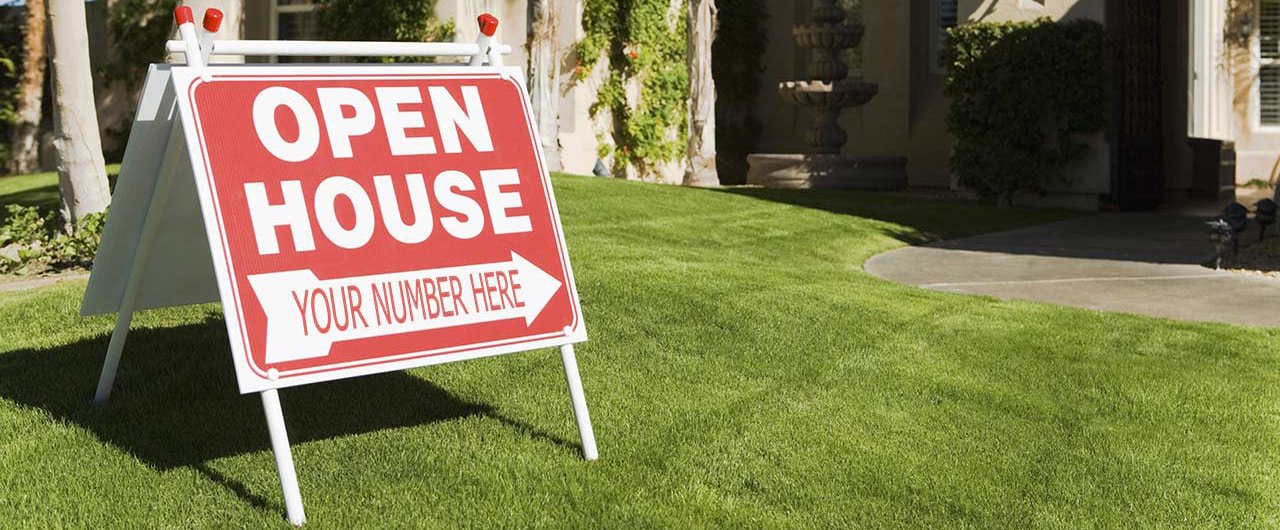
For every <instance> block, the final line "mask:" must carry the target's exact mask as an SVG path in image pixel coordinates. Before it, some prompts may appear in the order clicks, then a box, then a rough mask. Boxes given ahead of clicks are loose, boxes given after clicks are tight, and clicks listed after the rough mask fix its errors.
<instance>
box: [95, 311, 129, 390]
mask: <svg viewBox="0 0 1280 530" xmlns="http://www.w3.org/2000/svg"><path fill="white" fill-rule="evenodd" d="M129 305H130V306H132V305H133V304H132V303H130V304H129ZM131 322H133V308H132V307H130V308H128V309H125V308H124V307H121V308H120V313H119V314H118V315H116V327H115V329H113V330H112V331H111V343H110V344H108V345H107V358H106V360H104V361H102V374H101V375H99V376H98V390H97V391H96V392H94V394H93V402H94V403H95V404H97V405H104V404H106V402H107V398H108V397H110V396H111V387H112V386H113V385H115V382H116V369H117V368H119V367H120V354H121V353H122V352H123V351H124V341H125V339H127V338H129V324H130V323H131Z"/></svg>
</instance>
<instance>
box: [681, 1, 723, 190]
mask: <svg viewBox="0 0 1280 530" xmlns="http://www.w3.org/2000/svg"><path fill="white" fill-rule="evenodd" d="M715 12H716V7H715V3H714V1H713V0H689V24H688V28H689V29H688V43H689V48H688V54H689V153H688V156H689V163H688V167H687V169H686V170H685V174H684V185H685V186H718V185H719V184H720V178H719V176H717V175H716V82H715V79H714V78H712V76H711V42H712V41H713V40H715V29H716V28H715V20H716V13H715Z"/></svg>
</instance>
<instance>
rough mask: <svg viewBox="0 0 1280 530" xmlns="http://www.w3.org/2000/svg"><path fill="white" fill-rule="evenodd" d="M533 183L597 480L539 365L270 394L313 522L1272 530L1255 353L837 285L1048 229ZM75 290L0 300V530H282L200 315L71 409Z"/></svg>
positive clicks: (549, 365) (1240, 346)
mask: <svg viewBox="0 0 1280 530" xmlns="http://www.w3.org/2000/svg"><path fill="white" fill-rule="evenodd" d="M0 182H2V181H0ZM555 184H556V188H557V190H556V191H557V195H558V198H559V202H560V208H561V212H562V215H563V218H564V225H565V229H566V232H567V237H568V241H569V245H570V250H571V253H572V258H573V264H574V269H575V272H576V275H577V281H578V287H579V292H580V293H581V296H582V303H583V307H584V309H585V311H586V323H587V326H588V331H589V333H590V336H591V340H590V341H589V342H587V343H584V344H582V345H580V347H579V348H578V356H579V363H580V366H581V370H582V379H583V382H584V385H585V388H586V393H587V399H588V402H589V404H590V406H591V414H592V419H593V421H594V424H595V430H596V435H597V437H598V441H599V447H600V454H601V459H600V460H599V461H598V462H594V463H588V462H584V461H582V460H581V458H580V457H579V451H580V447H579V445H578V437H577V431H576V428H575V426H574V423H573V417H572V413H571V411H570V407H569V400H568V396H567V395H566V392H565V388H564V387H565V385H564V378H563V374H562V372H561V368H560V364H559V358H558V355H557V354H556V353H555V352H554V351H552V350H542V351H535V352H530V353H524V354H516V355H509V356H503V357H498V358H491V359H484V360H477V361H471V362H466V363H460V364H452V365H445V366H436V367H428V368H422V369H417V370H412V371H409V372H405V373H399V372H397V373H390V374H384V375H379V376H371V377H365V378H361V379H355V380H349V381H343V382H335V383H327V384H318V385H313V386H308V387H303V388H297V389H288V390H284V391H282V392H281V395H282V398H283V402H284V409H285V415H286V418H287V419H288V424H289V429H290V434H291V436H292V438H293V440H294V445H293V451H294V457H295V458H296V461H297V466H298V471H299V476H300V479H301V489H302V494H303V498H304V501H305V503H306V509H307V515H308V520H309V522H308V526H309V527H314V528H371V527H442V528H444V527H447V528H452V527H527V526H538V527H560V526H569V527H589V528H666V527H712V526H714V527H734V528H737V527H748V528H756V527H828V528H847V527H868V528H879V527H935V526H940V527H1027V526H1030V527H1045V528H1078V527H1233V528H1234V527H1274V526H1275V525H1276V524H1277V517H1280V483H1278V482H1280V481H1278V480H1277V479H1278V469H1277V461H1278V459H1280V452H1278V451H1277V444H1278V443H1280V424H1278V422H1277V418H1278V416H1277V412H1278V410H1277V409H1278V406H1277V403H1280V391H1278V389H1280V363H1278V362H1277V353H1276V349H1275V346H1276V345H1277V343H1278V342H1277V339H1278V338H1280V334H1278V333H1277V332H1275V331H1272V330H1261V329H1248V328H1240V327H1231V326H1225V325H1207V324H1189V323H1177V322H1171V321H1164V320H1157V319H1150V318H1142V317H1136V316H1127V315H1117V314H1105V313H1097V312H1090V311H1084V310H1078V309H1066V308H1058V307H1052V306H1048V305H1041V304H1032V303H1020V302H1002V301H998V300H994V299H990V298H982V297H971V296H959V295H951V294H942V293H935V292H930V291H925V290H921V289H917V288H913V287H906V286H901V285H896V284H893V283H890V282H886V281H883V280H879V279H876V278H873V277H871V276H869V275H867V274H866V273H865V272H863V270H862V266H861V264H862V263H863V262H864V261H865V260H866V259H867V258H869V257H870V256H872V255H874V254H876V253H878V252H881V251H885V250H888V249H891V248H894V247H896V246H900V245H903V244H904V242H913V241H920V240H923V239H925V238H927V237H931V236H932V235H937V236H943V237H952V236H960V235H965V234H969V233H975V232H981V231H988V230H995V229H1000V228H1007V227H1013V226H1018V225H1022V224H1026V223H1032V222H1039V221H1048V220H1053V219H1056V218H1060V217H1061V216H1062V214H1057V213H1051V212H1027V211H1018V210H997V209H989V208H984V207H980V206H976V205H971V204H963V203H957V202H937V201H927V200H912V199H903V198H889V197H884V196H877V195H866V194H856V193H831V192H826V193H804V192H781V191H762V190H739V191H711V190H693V189H682V188H677V187H665V186H657V185H646V184H637V183H628V182H620V181H614V180H603V179H591V178H582V177H558V178H557V179H556V180H555ZM82 289H83V282H74V283H64V284H60V285H57V286H54V287H50V288H45V289H41V290H36V291H28V292H21V293H9V294H0V525H4V526H23V527H25V526H31V527H58V526H74V527H93V528H106V527H122V528H133V527H286V526H287V523H286V522H285V521H284V519H283V502H282V500H281V495H280V490H279V484H278V482H277V477H276V471H275V466H274V464H273V461H272V456H271V453H270V450H269V445H268V438H267V434H266V429H265V425H264V421H263V416H262V408H261V405H260V401H259V399H258V397H257V396H254V395H248V396H241V395H239V394H238V393H237V389H236V385H235V381H234V376H233V373H232V366H231V359H230V357H229V353H228V349H227V346H226V337H225V329H224V327H223V322H222V320H221V313H220V311H219V309H218V307H217V306H214V305H206V306H196V307H186V308H177V309H165V310H155V311H148V312H143V313H141V314H140V315H139V317H138V318H137V319H136V321H135V325H134V331H133V333H132V334H131V335H130V338H129V343H128V347H127V349H126V352H125V356H124V359H123V362H122V365H121V369H120V377H119V379H118V382H117V387H116V392H115V395H114V396H113V398H112V401H111V403H110V404H109V405H108V406H107V407H105V408H103V409H96V408H94V407H92V406H91V405H90V404H89V402H90V398H91V396H92V394H93V389H94V385H95V382H96V379H97V372H98V369H99V366H100V363H101V359H102V355H103V352H104V351H105V349H106V345H107V338H108V335H109V332H110V329H111V325H112V319H111V318H109V317H99V318H88V319H84V318H80V317H78V316H76V311H77V306H78V304H79V300H80V296H81V292H82Z"/></svg>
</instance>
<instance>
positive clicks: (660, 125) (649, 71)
mask: <svg viewBox="0 0 1280 530" xmlns="http://www.w3.org/2000/svg"><path fill="white" fill-rule="evenodd" d="M685 9H686V8H685V2H684V0H674V1H673V0H586V2H585V5H584V6H583V15H582V27H583V30H584V33H585V34H586V35H585V37H584V38H583V39H582V40H581V41H579V42H578V44H577V49H576V51H577V56H578V61H579V65H578V67H577V68H576V69H575V70H574V78H575V79H576V80H582V79H585V78H586V77H588V76H589V75H590V74H591V72H592V71H593V70H594V68H595V66H596V65H597V63H598V62H599V61H600V60H601V59H607V60H608V65H609V71H608V75H607V77H606V79H605V81H604V84H603V85H602V86H601V87H600V91H599V93H598V94H597V99H596V102H595V103H594V104H592V106H591V113H592V115H597V114H598V113H599V112H600V111H602V110H608V111H609V112H610V113H611V114H612V116H613V122H614V123H613V131H612V132H613V146H614V147H613V152H612V153H609V152H608V151H607V149H608V148H607V147H606V148H605V150H603V151H602V152H601V153H600V154H601V157H602V158H604V157H607V156H608V155H610V154H612V155H614V158H613V163H614V168H613V170H614V174H615V175H622V174H625V172H626V167H627V165H631V166H633V167H635V168H637V169H639V171H640V173H641V174H642V175H644V174H648V173H650V172H651V170H652V169H653V166H654V165H655V164H656V163H659V162H668V161H673V160H679V159H680V158H682V157H683V156H684V150H685V145H686V143H687V141H688V106H687V103H686V100H688V98H689V73H688V65H687V58H686V36H685V27H686V16H685ZM629 85H631V86H633V87H634V88H633V89H632V90H631V91H630V92H632V95H631V97H630V98H629V97H628V92H629V90H628V86H629Z"/></svg>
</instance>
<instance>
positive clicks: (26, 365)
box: [0, 317, 581, 507]
mask: <svg viewBox="0 0 1280 530" xmlns="http://www.w3.org/2000/svg"><path fill="white" fill-rule="evenodd" d="M108 340H109V338H108V337H106V336H103V337H99V338H95V339H90V340H84V341H80V342H76V343H72V344H68V345H66V346H60V347H55V348H50V349H42V350H17V351H11V352H5V353H3V354H0V397H2V398H4V399H8V400H10V401H13V402H15V403H18V404H19V405H24V406H29V407H35V408H39V409H42V410H45V411H48V413H49V414H51V415H52V416H53V417H54V418H56V419H59V420H65V421H68V422H71V423H75V424H77V425H81V426H83V427H85V428H86V429H88V430H90V431H92V432H93V433H94V434H95V435H96V436H97V437H98V438H100V439H101V440H102V441H104V442H106V443H108V444H111V445H114V446H116V447H118V448H120V449H121V450H123V451H125V452H128V453H130V454H131V455H133V456H135V457H137V458H138V459H139V460H142V461H143V462H145V463H147V464H149V465H151V466H153V467H155V468H157V469H160V470H164V469H171V468H175V467H190V468H192V469H195V470H196V471H198V472H200V473H201V474H203V475H204V476H205V477H206V478H208V479H210V480H211V481H213V482H215V483H218V484H220V485H222V486H224V487H226V488H227V489H229V490H231V491H232V492H233V493H235V494H236V495H238V496H239V497H240V498H241V499H243V500H244V501H246V502H248V503H249V504H252V505H254V506H258V507H262V506H265V505H266V501H265V500H264V499H262V498H261V497H258V496H256V495H252V494H251V493H249V491H248V489H247V488H246V487H245V486H244V485H243V484H240V483H239V482H237V481H236V480H234V479H233V478H231V477H226V476H223V475H221V474H220V473H218V472H217V471H215V470H213V469H211V468H210V467H209V466H207V465H206V463H207V462H209V461H211V460H215V459H218V458H223V457H228V456H233V455H239V454H244V453H249V452H257V451H266V450H269V449H270V447H271V445H270V440H269V437H268V434H267V429H266V421H265V419H264V417H263V412H262V405H261V399H260V398H259V397H258V396H257V395H256V394H247V395H241V394H240V393H239V389H238V388H237V386H236V381H235V373H234V369H233V367H232V364H231V361H230V357H229V355H230V350H229V349H228V348H227V347H226V346H225V344H227V341H226V328H225V327H224V324H223V321H222V319H221V318H217V317H211V318H208V319H206V320H205V322H203V323H200V324H189V325H184V326H178V327H172V328H163V329H136V330H133V331H132V332H131V333H130V334H129V342H128V346H127V347H126V348H125V352H124V357H123V358H122V360H121V363H120V371H119V376H118V378H117V379H116V387H115V391H114V393H113V394H112V397H111V401H110V402H109V403H108V404H107V405H106V406H105V407H101V408H99V407H95V406H94V405H93V404H92V403H91V401H92V397H93V392H94V389H95V387H96V385H97V379H98V372H99V370H100V369H101V367H102V359H103V356H104V354H105V352H106V349H107V342H108ZM280 396H281V401H282V403H283V408H284V412H285V418H286V420H287V422H288V429H289V440H290V442H291V443H293V444H299V443H303V442H307V441H313V440H323V439H328V438H335V437H340V436H345V435H351V434H359V433H366V432H371V431H378V430H383V429H394V428H399V427H411V426H418V425H423V424H430V423H434V422H443V421H449V420H453V419H458V418H463V417H469V416H484V417H488V418H490V419H493V420H495V421H498V422H500V423H502V424H503V425H504V426H506V427H507V428H511V429H513V430H517V431H520V432H521V433H522V434H526V435H529V436H531V437H533V438H535V439H539V440H543V441H546V442H548V443H553V444H557V445H561V446H565V447H569V448H572V449H575V450H580V449H581V446H580V444H578V443H575V442H570V441H567V440H565V439H563V438H560V437H558V436H556V435H553V434H549V433H547V432H544V431H542V430H539V429H537V428H536V427H533V426H531V425H528V424H526V423H523V422H521V421H519V420H515V419H511V418H508V417H505V416H503V415H502V414H500V413H499V412H497V411H495V410H494V409H493V408H492V407H490V406H488V405H485V404H481V403H472V402H468V401H465V400H461V399H458V398H457V397H455V396H454V395H452V394H450V393H449V392H448V391H447V390H445V389H442V388H440V387H438V386H436V385H434V384H432V383H430V382H428V381H424V380H422V379H419V378H416V377H413V376H410V375H408V374H406V373H404V372H390V373H385V374H378V375H371V376H366V377H359V378H355V379H347V380H342V381H334V382H329V383H320V384H313V385H305V386H301V387H294V388H287V389H283V390H281V391H280Z"/></svg>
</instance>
